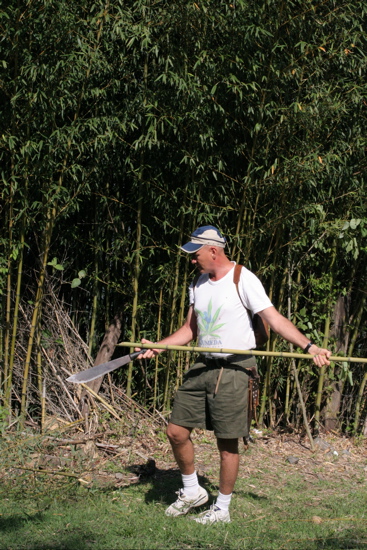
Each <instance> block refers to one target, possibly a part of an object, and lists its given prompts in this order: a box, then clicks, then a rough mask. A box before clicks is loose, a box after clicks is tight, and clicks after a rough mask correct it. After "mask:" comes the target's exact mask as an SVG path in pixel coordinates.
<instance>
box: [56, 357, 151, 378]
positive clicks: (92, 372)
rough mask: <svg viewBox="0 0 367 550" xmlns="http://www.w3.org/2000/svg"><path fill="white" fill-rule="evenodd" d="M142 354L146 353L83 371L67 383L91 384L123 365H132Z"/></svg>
mask: <svg viewBox="0 0 367 550" xmlns="http://www.w3.org/2000/svg"><path fill="white" fill-rule="evenodd" d="M140 353H144V352H141V351H134V352H133V353H130V354H129V355H124V356H123V357H118V358H117V359H114V360H113V361H108V363H101V364H100V365H96V366H95V367H91V368H90V369H87V370H83V371H82V372H78V373H77V374H73V375H72V376H69V378H67V379H66V381H67V382H73V383H74V384H85V383H86V382H91V381H92V380H95V379H96V378H99V377H100V376H103V375H104V374H107V373H108V372H111V371H113V370H115V369H118V368H119V367H122V366H123V365H126V364H127V363H130V361H133V360H134V359H136V358H137V356H138V355H139V354H140Z"/></svg>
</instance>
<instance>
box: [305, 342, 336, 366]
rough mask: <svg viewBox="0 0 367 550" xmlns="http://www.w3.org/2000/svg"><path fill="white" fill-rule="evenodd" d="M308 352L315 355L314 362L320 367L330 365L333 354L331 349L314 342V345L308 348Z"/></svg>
mask: <svg viewBox="0 0 367 550" xmlns="http://www.w3.org/2000/svg"><path fill="white" fill-rule="evenodd" d="M308 353H310V354H311V355H313V362H314V363H315V365H317V366H318V367H319V368H321V367H323V366H324V365H330V361H329V357H330V355H331V351H329V350H327V349H323V348H319V347H317V346H316V345H315V344H312V346H311V347H310V348H309V350H308Z"/></svg>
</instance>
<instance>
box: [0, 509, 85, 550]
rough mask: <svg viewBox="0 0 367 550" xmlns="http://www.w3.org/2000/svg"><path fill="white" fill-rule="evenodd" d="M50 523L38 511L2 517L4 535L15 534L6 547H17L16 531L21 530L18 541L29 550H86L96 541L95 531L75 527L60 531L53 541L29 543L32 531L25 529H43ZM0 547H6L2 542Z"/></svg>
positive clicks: (0, 523) (0, 524)
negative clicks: (72, 529) (27, 531)
mask: <svg viewBox="0 0 367 550" xmlns="http://www.w3.org/2000/svg"><path fill="white" fill-rule="evenodd" d="M48 523H49V521H48V519H47V518H46V517H45V516H44V515H43V514H41V513H39V512H37V513H36V514H33V515H28V514H27V515H26V517H24V516H23V515H20V514H19V515H15V514H13V515H11V516H8V517H1V518H0V533H2V535H3V536H5V535H6V534H10V535H12V534H13V535H14V542H12V543H11V545H10V546H9V547H8V546H7V547H6V548H17V544H18V543H17V542H15V537H16V533H17V532H19V535H18V536H19V538H18V542H21V548H27V550H86V549H87V548H88V549H89V548H90V547H91V545H92V544H93V543H94V542H95V540H94V537H93V533H92V532H89V533H88V532H86V530H85V529H84V528H83V529H75V530H74V531H70V532H68V533H63V534H62V533H58V534H57V537H55V540H53V541H52V542H50V541H48V542H38V543H36V544H35V543H33V542H30V543H28V544H27V537H28V536H29V537H31V536H32V534H31V533H24V529H27V526H28V527H29V530H31V529H32V528H33V527H35V526H36V527H37V528H38V529H40V530H41V529H42V527H44V526H47V525H48ZM22 531H23V532H22ZM0 548H1V549H2V548H5V547H4V546H2V544H1V542H0Z"/></svg>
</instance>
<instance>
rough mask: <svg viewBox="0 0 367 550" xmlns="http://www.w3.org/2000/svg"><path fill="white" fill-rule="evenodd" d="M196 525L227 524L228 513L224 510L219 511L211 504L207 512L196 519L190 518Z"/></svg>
mask: <svg viewBox="0 0 367 550" xmlns="http://www.w3.org/2000/svg"><path fill="white" fill-rule="evenodd" d="M192 519H193V520H194V521H196V522H197V523H202V524H203V525H211V524H212V523H220V522H222V523H229V522H230V521H231V518H230V516H229V512H228V511H226V510H221V509H220V508H218V506H217V505H216V504H212V505H211V507H210V508H209V510H207V511H206V512H203V513H202V514H200V516H199V517H198V518H192Z"/></svg>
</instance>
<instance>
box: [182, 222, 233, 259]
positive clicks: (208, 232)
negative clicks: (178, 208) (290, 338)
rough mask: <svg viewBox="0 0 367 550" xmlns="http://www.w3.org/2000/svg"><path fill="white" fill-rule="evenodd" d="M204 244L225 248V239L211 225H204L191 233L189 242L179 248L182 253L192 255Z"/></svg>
mask: <svg viewBox="0 0 367 550" xmlns="http://www.w3.org/2000/svg"><path fill="white" fill-rule="evenodd" d="M206 244H209V245H211V246H218V247H219V248H224V247H225V246H226V239H225V237H223V235H222V234H221V232H220V231H219V229H217V228H216V227H214V226H213V225H204V226H203V227H199V228H198V229H196V230H195V231H194V232H193V234H192V235H191V240H190V241H189V242H188V243H186V244H184V245H183V246H181V249H182V250H183V251H184V252H188V253H189V254H192V253H193V252H197V251H198V250H200V248H202V247H203V246H204V245H206Z"/></svg>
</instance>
